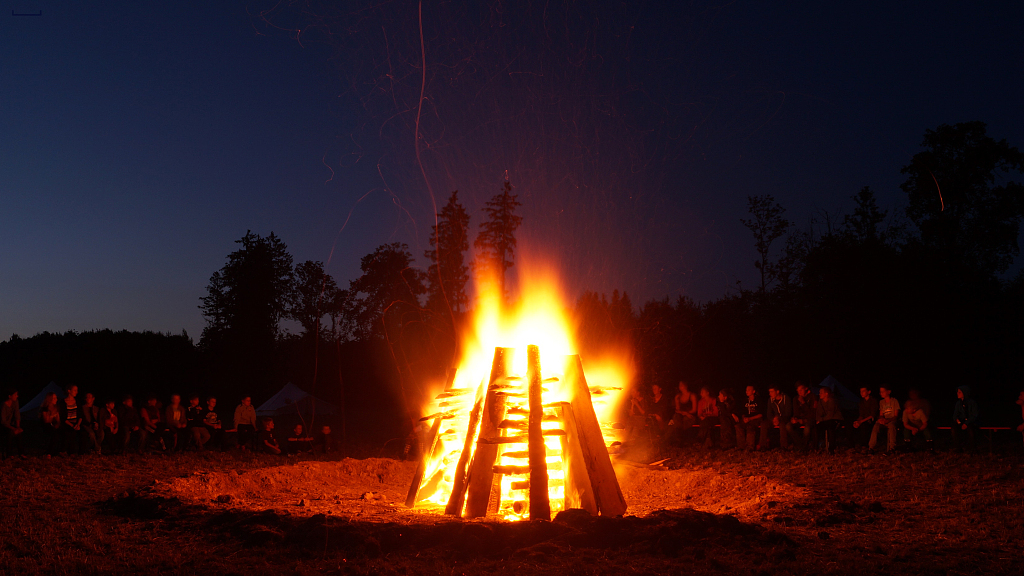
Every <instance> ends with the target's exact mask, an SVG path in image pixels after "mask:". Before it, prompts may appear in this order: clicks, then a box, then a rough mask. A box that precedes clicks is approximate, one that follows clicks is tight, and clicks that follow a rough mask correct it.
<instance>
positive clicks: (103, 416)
mask: <svg viewBox="0 0 1024 576" xmlns="http://www.w3.org/2000/svg"><path fill="white" fill-rule="evenodd" d="M115 405H117V402H114V400H113V399H108V400H107V401H106V402H104V403H103V410H100V424H101V425H102V426H103V438H104V439H105V440H106V441H107V447H108V449H110V450H111V451H112V452H116V451H117V441H116V440H115V439H116V438H119V436H118V435H117V433H118V432H119V431H120V430H119V428H120V427H119V426H118V422H117V410H116V409H115V408H114V406H115Z"/></svg>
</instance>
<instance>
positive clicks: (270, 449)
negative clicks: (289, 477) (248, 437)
mask: <svg viewBox="0 0 1024 576" xmlns="http://www.w3.org/2000/svg"><path fill="white" fill-rule="evenodd" d="M262 424H263V429H262V430H260V433H259V434H257V435H256V449H257V450H260V451H262V452H266V453H267V454H280V453H281V447H280V446H279V445H278V444H277V440H276V439H274V421H273V420H271V419H270V418H264V419H263V420H262Z"/></svg>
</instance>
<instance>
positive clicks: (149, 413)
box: [139, 396, 167, 454]
mask: <svg viewBox="0 0 1024 576" xmlns="http://www.w3.org/2000/svg"><path fill="white" fill-rule="evenodd" d="M161 408H162V406H160V401H159V400H157V399H156V396H150V397H149V398H147V399H146V405H145V406H143V407H142V410H139V416H140V417H141V419H142V427H141V428H140V429H139V453H140V454H141V453H142V452H144V451H145V450H146V449H147V448H149V444H150V443H152V442H153V441H154V440H155V441H157V442H158V443H159V444H160V450H162V451H164V452H166V451H167V445H166V444H165V443H164V439H163V434H162V433H163V430H164V419H163V415H162V414H161V412H163V410H162V409H161Z"/></svg>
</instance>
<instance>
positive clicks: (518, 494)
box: [406, 345, 626, 520]
mask: <svg viewBox="0 0 1024 576" xmlns="http://www.w3.org/2000/svg"><path fill="white" fill-rule="evenodd" d="M517 352H521V350H517V349H515V348H504V347H498V348H495V349H494V356H493V361H492V362H491V369H490V375H489V376H488V377H485V376H483V375H481V377H482V380H480V381H479V384H478V385H477V386H475V387H473V386H461V387H460V386H457V385H456V384H455V383H456V382H458V381H459V380H460V379H459V378H457V377H453V378H452V379H451V381H450V382H449V383H448V385H447V386H446V387H445V390H444V392H442V393H441V394H439V395H437V397H436V398H435V400H434V405H433V407H432V408H433V410H432V413H431V414H430V415H429V416H425V417H424V418H423V419H421V422H424V423H425V422H430V423H431V426H430V429H429V431H428V432H426V434H425V435H424V438H423V440H422V442H421V448H422V450H421V460H420V463H419V466H418V468H417V470H416V474H415V475H414V477H413V481H412V484H411V486H410V487H409V495H408V498H407V499H406V505H407V506H409V507H413V506H417V505H436V506H440V505H443V506H444V512H445V513H446V514H449V515H452V516H460V517H464V518H478V517H482V516H487V515H499V516H502V517H504V518H506V519H510V520H518V519H526V518H528V519H531V520H550V519H551V514H552V513H553V512H558V511H560V510H565V509H569V508H582V509H584V510H587V511H588V512H590V513H591V514H593V515H598V514H600V515H603V516H621V515H622V514H623V513H624V512H625V511H626V501H625V499H624V498H623V496H622V491H621V489H620V488H619V483H618V480H617V479H616V477H615V471H614V469H613V467H612V463H611V459H610V457H609V455H608V447H607V445H606V436H607V437H609V438H614V434H615V432H614V431H615V430H616V426H614V425H610V424H607V423H606V424H605V426H604V428H602V425H601V423H600V422H599V420H598V417H597V413H596V412H595V410H594V405H595V400H594V397H595V396H596V397H601V396H604V395H607V394H609V393H610V392H612V391H618V390H621V388H618V387H593V388H592V387H590V386H588V384H587V380H586V377H585V375H584V372H583V364H582V362H581V360H580V357H579V355H568V356H559V355H553V358H551V359H548V362H549V364H548V365H547V367H546V368H545V369H544V371H543V372H542V365H541V354H540V347H538V346H536V345H529V346H527V347H526V350H525V352H526V366H525V373H522V371H521V370H520V371H519V372H517V371H516V368H515V365H516V362H515V360H516V354H517ZM470 378H472V376H470ZM463 380H465V379H463ZM598 402H601V401H600V400H598Z"/></svg>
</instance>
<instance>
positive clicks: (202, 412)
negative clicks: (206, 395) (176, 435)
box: [185, 394, 210, 450]
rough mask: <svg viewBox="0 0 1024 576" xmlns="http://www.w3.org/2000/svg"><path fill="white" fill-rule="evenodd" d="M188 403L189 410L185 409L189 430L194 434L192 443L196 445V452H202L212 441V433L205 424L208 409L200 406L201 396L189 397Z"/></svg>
mask: <svg viewBox="0 0 1024 576" xmlns="http://www.w3.org/2000/svg"><path fill="white" fill-rule="evenodd" d="M188 402H189V405H188V408H186V409H185V420H186V421H187V422H188V429H189V430H190V432H191V434H192V441H193V442H195V444H196V450H202V449H203V448H204V447H205V446H206V443H207V442H209V441H210V431H209V430H207V428H206V425H205V424H204V423H203V418H204V417H206V409H205V408H203V407H202V406H200V405H199V396H197V395H195V394H193V395H192V396H190V397H189V399H188Z"/></svg>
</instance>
